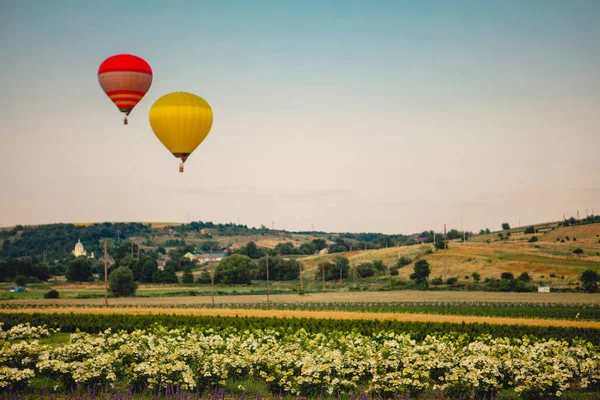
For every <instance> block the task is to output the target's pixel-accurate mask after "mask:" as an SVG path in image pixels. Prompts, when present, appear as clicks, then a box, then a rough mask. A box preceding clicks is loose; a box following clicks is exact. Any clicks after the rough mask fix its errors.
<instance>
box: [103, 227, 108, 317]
mask: <svg viewBox="0 0 600 400" xmlns="http://www.w3.org/2000/svg"><path fill="white" fill-rule="evenodd" d="M104 306H106V307H108V258H107V257H106V238H104Z"/></svg>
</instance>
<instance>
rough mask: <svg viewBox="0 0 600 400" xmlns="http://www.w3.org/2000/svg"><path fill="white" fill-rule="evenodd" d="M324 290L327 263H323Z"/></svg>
mask: <svg viewBox="0 0 600 400" xmlns="http://www.w3.org/2000/svg"><path fill="white" fill-rule="evenodd" d="M323 290H325V263H323Z"/></svg>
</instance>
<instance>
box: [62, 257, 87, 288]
mask: <svg viewBox="0 0 600 400" xmlns="http://www.w3.org/2000/svg"><path fill="white" fill-rule="evenodd" d="M67 280H69V281H72V282H88V281H92V280H94V275H93V274H92V261H91V260H90V259H89V258H85V257H77V258H76V259H74V260H72V261H71V262H69V266H68V267H67Z"/></svg>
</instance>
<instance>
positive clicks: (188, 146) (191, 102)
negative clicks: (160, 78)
mask: <svg viewBox="0 0 600 400" xmlns="http://www.w3.org/2000/svg"><path fill="white" fill-rule="evenodd" d="M212 123H213V113H212V110H211V108H210V106H209V105H208V103H207V102H206V101H205V100H204V99H203V98H202V97H200V96H196V95H195V94H192V93H185V92H176V93H170V94H167V95H165V96H163V97H161V98H159V99H158V100H156V102H155V103H154V104H153V105H152V108H151V109H150V126H151V127H152V130H153V131H154V134H155V135H156V137H158V139H159V140H160V141H161V142H162V144H164V145H165V147H166V148H167V149H168V150H169V151H170V152H171V153H173V155H174V156H175V157H177V158H181V161H182V162H181V164H180V166H179V171H180V172H183V163H184V162H185V160H187V158H188V157H189V155H190V154H192V152H193V151H194V150H195V149H196V147H198V146H199V145H200V143H202V141H203V140H204V139H205V138H206V136H207V135H208V132H210V128H211V127H212Z"/></svg>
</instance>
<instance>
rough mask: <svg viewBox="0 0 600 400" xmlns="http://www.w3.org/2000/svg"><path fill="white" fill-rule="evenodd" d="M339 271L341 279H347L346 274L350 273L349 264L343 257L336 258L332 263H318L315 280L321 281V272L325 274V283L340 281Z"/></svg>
mask: <svg viewBox="0 0 600 400" xmlns="http://www.w3.org/2000/svg"><path fill="white" fill-rule="evenodd" d="M340 270H341V271H342V279H347V278H348V272H349V271H350V262H349V261H348V259H347V258H346V257H344V256H336V257H335V258H334V259H333V262H330V261H323V262H320V263H319V267H318V268H317V270H316V271H315V279H317V280H321V279H323V272H324V273H325V280H327V281H334V280H337V279H340ZM359 273H360V272H359Z"/></svg>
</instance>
